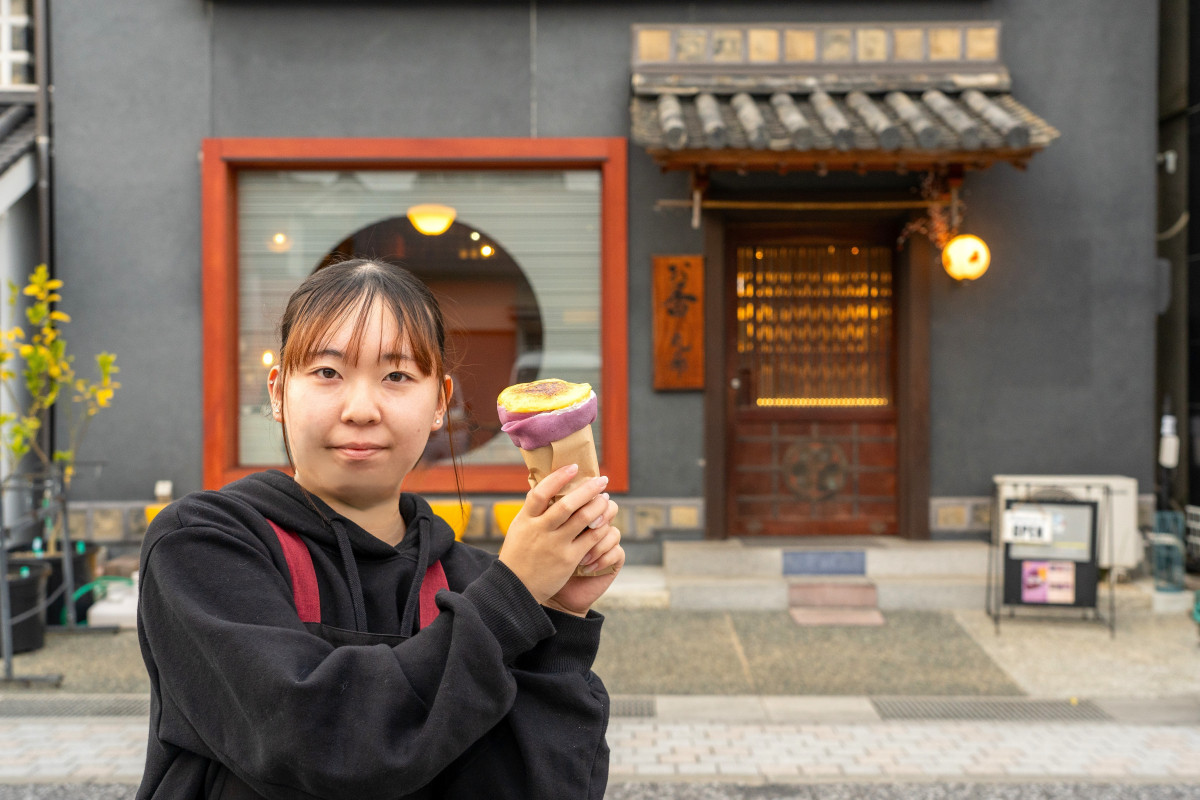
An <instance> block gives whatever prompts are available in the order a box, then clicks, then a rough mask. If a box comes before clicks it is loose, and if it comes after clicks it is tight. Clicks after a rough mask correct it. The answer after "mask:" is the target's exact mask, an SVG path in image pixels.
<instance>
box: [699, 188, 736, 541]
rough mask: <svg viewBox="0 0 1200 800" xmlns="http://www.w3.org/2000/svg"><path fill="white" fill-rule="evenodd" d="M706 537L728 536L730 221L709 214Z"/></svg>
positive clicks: (706, 246)
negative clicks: (727, 291) (727, 285)
mask: <svg viewBox="0 0 1200 800" xmlns="http://www.w3.org/2000/svg"><path fill="white" fill-rule="evenodd" d="M703 219H704V265H705V270H704V328H705V335H704V362H705V366H704V538H706V539H724V538H726V535H727V534H726V531H725V523H726V507H725V504H726V486H725V484H726V480H727V479H728V476H727V474H726V471H725V465H726V461H727V456H728V442H726V440H725V436H726V432H727V431H728V430H729V424H728V423H729V420H728V417H729V414H731V413H732V408H731V404H730V394H729V387H728V379H727V378H726V375H725V373H726V371H727V370H726V365H725V337H726V336H727V335H728V332H727V330H726V326H727V321H726V319H725V305H726V302H725V270H726V268H727V267H726V264H725V260H726V257H727V256H726V253H725V220H724V218H723V217H721V216H720V215H719V214H714V213H711V212H710V213H706V214H705V215H704V218H703Z"/></svg>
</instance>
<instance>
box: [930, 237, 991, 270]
mask: <svg viewBox="0 0 1200 800" xmlns="http://www.w3.org/2000/svg"><path fill="white" fill-rule="evenodd" d="M991 261H992V254H991V252H990V251H988V246H987V245H986V244H984V242H983V239H980V238H979V237H978V236H972V235H970V234H969V233H965V234H963V235H961V236H955V237H954V238H953V239H951V240H950V241H948V242H946V246H945V247H944V248H942V266H943V267H945V268H946V272H947V273H949V275H950V277H951V278H954V279H955V280H957V281H973V280H975V279H976V278H978V277H979V276H980V275H982V274H983V273H985V272H987V268H988V264H990V263H991Z"/></svg>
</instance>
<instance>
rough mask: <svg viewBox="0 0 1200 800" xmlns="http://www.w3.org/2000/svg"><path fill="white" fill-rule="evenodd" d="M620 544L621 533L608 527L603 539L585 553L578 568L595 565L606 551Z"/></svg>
mask: <svg viewBox="0 0 1200 800" xmlns="http://www.w3.org/2000/svg"><path fill="white" fill-rule="evenodd" d="M620 543H621V532H620V531H619V530H617V529H616V528H614V527H612V526H609V527H608V528H607V529H606V532H605V534H604V537H603V538H602V539H601V540H600V541H599V542H597V543H596V544H594V545H592V548H591V549H590V550H588V551H587V554H586V555H585V556H584V557H583V559H582V560H581V561H580V562H579V566H581V567H586V566H589V565H591V564H593V563H595V562H596V561H598V560H599V559H600V558H601V557H602V556H604V555H605V554H607V553H608V551H610V550H612V549H613V548H614V547H616V546H617V545H618V544H620Z"/></svg>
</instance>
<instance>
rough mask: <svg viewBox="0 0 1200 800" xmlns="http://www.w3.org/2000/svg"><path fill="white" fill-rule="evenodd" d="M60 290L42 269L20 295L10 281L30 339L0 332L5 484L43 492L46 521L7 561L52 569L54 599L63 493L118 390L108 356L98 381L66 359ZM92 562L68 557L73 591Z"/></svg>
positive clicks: (55, 612) (100, 357)
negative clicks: (91, 427)
mask: <svg viewBox="0 0 1200 800" xmlns="http://www.w3.org/2000/svg"><path fill="white" fill-rule="evenodd" d="M62 287H63V282H62V281H61V280H59V279H57V278H52V277H50V271H49V270H48V269H47V268H46V265H45V264H41V265H39V266H38V267H37V268H36V269H35V270H34V271H33V273H32V274H31V275H30V276H29V281H28V283H27V285H26V286H24V287H23V288H21V287H18V286H17V285H16V284H14V283H12V282H11V281H10V282H9V287H8V288H9V298H8V302H9V305H10V306H12V307H13V308H14V309H16V308H17V306H18V303H19V300H20V298H21V297H22V296H23V297H26V298H28V301H27V303H26V304H25V309H24V311H25V319H26V321H27V322H28V325H29V332H28V333H27V332H26V330H25V328H24V327H22V326H21V325H13V326H12V327H11V328H9V329H8V330H5V331H0V386H2V387H3V388H2V391H3V392H4V395H5V397H6V398H7V400H8V402H9V404H10V405H9V407H10V409H11V410H8V411H5V412H4V413H0V449H3V452H4V457H5V461H6V466H7V468H8V470H7V472H8V478H7V479H6V480H7V481H8V482H9V486H12V487H14V488H15V487H17V486H21V487H28V488H29V489H30V490H31V491H33V492H34V493H35V496H36V493H38V492H40V494H41V503H42V511H43V520H44V522H45V525H44V528H43V529H42V532H41V533H42V535H41V536H37V535H35V537H34V540H33V542H32V543H31V548H30V550H31V552H28V553H22V554H17V555H16V556H15V557H14V558H13V559H12V561H13V563H14V564H16V565H19V564H21V563H23V562H26V561H33V562H37V561H42V560H44V561H46V562H47V563H49V565H50V566H51V568H52V570H53V571H52V573H51V576H50V580H49V584H48V586H47V591H48V592H50V593H51V594H53V593H54V591H55V590H56V589H57V587H58V586H59V585H60V584H61V583H62V575H61V561H62V558H61V555H62V554H61V553H60V539H61V536H62V531H63V529H64V526H65V525H66V503H65V494H66V491H67V489H68V488H69V486H70V484H71V478H72V476H73V475H74V474H75V463H76V453H77V450H78V447H79V443H80V441H81V439H82V438H83V436H84V434H85V433H86V432H87V428H88V424H89V423H90V422H91V419H92V417H94V416H95V415H96V414H97V413H99V411H100V410H101V409H103V408H107V407H108V406H109V404H110V403H111V402H112V398H113V394H114V393H115V392H116V390H117V389H118V388H120V384H119V383H117V382H116V380H114V376H115V375H116V374H117V372H118V368H117V364H116V359H117V357H116V356H115V355H113V354H112V353H106V352H101V353H99V354H97V355H96V356H95V363H96V369H97V372H98V377H97V378H96V379H88V378H84V377H81V376H79V375H77V374H76V372H75V366H74V364H75V359H74V356H73V355H69V354H68V352H67V341H66V338H65V337H64V336H63V332H62V326H63V325H66V324H67V323H69V322H70V321H71V318H70V317H69V316H67V314H65V313H64V312H62V311H59V310H58V309H57V308H56V304H57V303H59V302H60V301H61V300H62V295H61V294H60V290H61V289H62ZM52 410H55V411H56V413H57V415H58V419H57V422H58V430H59V431H60V432H61V433H63V434H65V435H64V437H63V438H64V440H65V441H64V442H63V443H64V444H65V447H60V448H55V449H51V448H50V447H49V446H48V440H49V436H48V435H47V434H48V432H49V425H50V414H51V411H52ZM0 489H8V486H5V487H0ZM92 557H94V553H92V554H89V553H88V552H87V549H86V547H82V548H80V550H79V551H78V552H77V553H73V554H72V558H73V559H76V558H77V559H78V561H77V562H76V561H74V560H73V562H72V563H73V564H76V563H78V565H79V566H78V567H77V568H75V569H74V572H75V576H74V578H75V579H74V581H73V583H74V585H75V586H76V587H78V586H81V585H83V584H84V583H86V582H87V581H89V580H91V576H90V574H89V573H91V572H94V569H93V567H94V565H93V564H91V563H90V558H92ZM85 600H86V598H85ZM88 604H90V603H88ZM62 608H63V601H59V602H58V603H56V604H55V605H52V606H51V608H50V610H49V619H48V622H49V623H50V624H56V623H58V622H59V614H60V611H61V609H62ZM15 610H16V609H14V611H15ZM77 610H78V606H77ZM83 610H84V611H86V605H85V607H84V609H83ZM79 613H82V612H79Z"/></svg>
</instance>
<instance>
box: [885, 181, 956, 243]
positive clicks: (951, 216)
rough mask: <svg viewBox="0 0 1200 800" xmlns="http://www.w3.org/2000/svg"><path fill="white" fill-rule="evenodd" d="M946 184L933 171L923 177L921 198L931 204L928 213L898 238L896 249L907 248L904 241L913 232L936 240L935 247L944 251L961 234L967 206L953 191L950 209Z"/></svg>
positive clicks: (905, 227) (930, 239) (901, 232)
mask: <svg viewBox="0 0 1200 800" xmlns="http://www.w3.org/2000/svg"><path fill="white" fill-rule="evenodd" d="M945 196H946V187H945V185H944V183H943V182H942V180H940V179H939V178H938V176H936V175H934V174H933V173H932V172H927V173H925V177H924V178H923V179H922V180H921V199H923V200H925V201H926V202H927V203H928V204H929V205H928V209H927V211H926V215H925V216H923V217H918V218H917V219H914V220H911V221H910V222H909V223H908V224H907V225H905V226H904V229H903V230H902V231H900V235H899V236H898V237H897V238H896V249H897V250H899V249H901V248H902V247H904V243H905V242H906V241H908V238H909V237H910V236H912V235H913V234H921V235H922V236H925V237H928V239H929V241H931V242H933V246H934V247H936V248H937V249H938V250H941V249H942V248H944V247H945V246H946V243H947V242H949V241H950V240H951V239H953V238H954V237H955V236H956V235H957V234H958V221H959V219H961V215H962V212H963V210H964V208H965V206H964V205H963V203H962V202H961V201H960V200H959V199H958V193H957V192H952V195H951V201H950V204H949V205H950V206H951V208H950V209H949V210H947V208H946V205H947V203H946V201H945V200H944V199H943V198H945Z"/></svg>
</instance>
